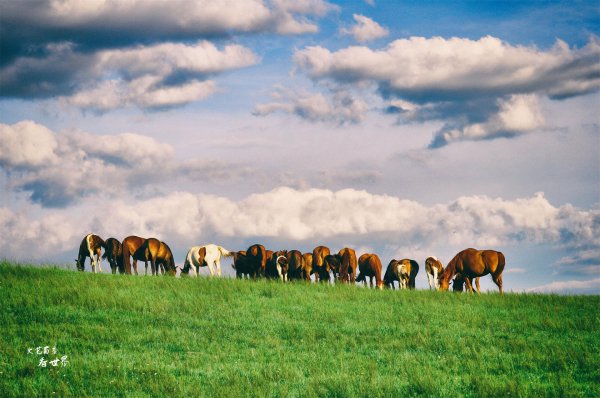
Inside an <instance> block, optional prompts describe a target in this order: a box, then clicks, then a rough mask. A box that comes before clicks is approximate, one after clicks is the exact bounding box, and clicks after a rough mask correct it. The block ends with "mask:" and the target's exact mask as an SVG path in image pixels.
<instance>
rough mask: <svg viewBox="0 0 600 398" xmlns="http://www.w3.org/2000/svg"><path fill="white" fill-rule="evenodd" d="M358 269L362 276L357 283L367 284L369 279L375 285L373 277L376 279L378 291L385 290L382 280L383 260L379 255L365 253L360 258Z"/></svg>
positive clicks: (359, 276) (359, 275)
mask: <svg viewBox="0 0 600 398" xmlns="http://www.w3.org/2000/svg"><path fill="white" fill-rule="evenodd" d="M358 269H359V271H360V274H358V277H357V278H356V282H365V285H366V284H367V279H366V278H367V277H369V281H370V282H371V287H375V285H373V277H375V283H376V285H377V288H378V289H383V280H382V279H381V260H380V259H379V257H378V256H377V254H372V253H365V254H363V255H361V256H360V257H359V258H358Z"/></svg>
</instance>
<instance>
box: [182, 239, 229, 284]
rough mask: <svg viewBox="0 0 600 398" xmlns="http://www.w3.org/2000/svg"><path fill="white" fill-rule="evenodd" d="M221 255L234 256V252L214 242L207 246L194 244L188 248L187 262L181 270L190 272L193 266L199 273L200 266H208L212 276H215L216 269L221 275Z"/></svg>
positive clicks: (196, 272)
mask: <svg viewBox="0 0 600 398" xmlns="http://www.w3.org/2000/svg"><path fill="white" fill-rule="evenodd" d="M221 256H223V257H232V256H233V253H232V252H230V251H229V250H227V249H224V248H223V247H221V246H217V245H214V244H212V243H211V244H208V245H206V246H193V247H191V248H190V250H188V252H187V255H186V256H185V262H184V264H183V267H182V268H180V270H181V272H182V273H184V274H189V272H190V268H191V269H192V270H194V271H195V274H196V275H198V273H199V272H200V267H206V266H208V270H209V271H210V276H215V269H216V272H217V275H218V276H221ZM192 266H193V267H192ZM194 268H195V269H194Z"/></svg>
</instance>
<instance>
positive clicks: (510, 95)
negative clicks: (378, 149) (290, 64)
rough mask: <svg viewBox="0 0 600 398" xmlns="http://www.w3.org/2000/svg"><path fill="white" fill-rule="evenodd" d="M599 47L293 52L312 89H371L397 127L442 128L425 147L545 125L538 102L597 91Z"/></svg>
mask: <svg viewBox="0 0 600 398" xmlns="http://www.w3.org/2000/svg"><path fill="white" fill-rule="evenodd" d="M599 56H600V43H599V42H598V39H597V38H595V37H592V38H591V39H590V41H589V42H588V44H587V45H585V46H584V47H583V48H573V49H571V48H569V46H568V45H567V44H566V43H564V42H562V41H560V40H559V41H557V42H556V44H555V45H554V47H552V48H550V49H548V50H540V49H538V48H536V47H527V46H514V45H511V44H508V43H506V42H503V41H501V40H500V39H497V38H495V37H490V36H487V37H483V38H481V39H479V40H471V39H463V38H450V39H445V38H441V37H433V38H423V37H411V38H408V39H399V40H395V41H393V42H391V43H390V44H389V45H388V46H387V47H385V48H383V49H381V50H373V49H371V48H369V47H366V46H352V47H348V48H343V49H341V50H338V51H330V50H328V49H326V48H324V47H321V46H311V47H306V48H304V49H301V50H298V51H297V52H296V54H295V56H294V61H295V64H296V66H297V67H298V68H299V69H301V70H303V71H304V72H305V73H306V74H307V75H308V76H309V77H311V78H312V79H313V80H314V81H315V82H318V83H322V82H324V81H325V82H330V83H331V82H333V84H336V85H338V87H340V88H347V87H357V86H359V85H360V86H363V87H364V86H365V85H370V86H372V87H373V88H375V90H376V92H377V93H378V95H379V96H380V98H381V99H382V100H383V101H387V102H388V104H389V106H388V107H387V108H386V111H388V112H391V113H395V114H398V115H399V117H400V118H401V120H403V121H426V120H443V121H445V126H444V127H443V128H442V129H441V130H440V131H439V132H438V133H437V134H436V136H435V138H434V141H433V142H432V144H431V146H432V147H437V146H442V145H445V144H448V143H450V142H453V141H459V140H467V139H468V140H471V139H490V138H496V137H500V136H511V135H515V134H518V133H521V132H526V131H531V130H535V129H538V128H540V127H542V126H543V125H544V122H543V116H542V115H541V112H540V109H539V105H538V100H537V98H539V97H540V96H545V97H549V98H551V99H561V98H567V97H572V96H578V95H583V94H587V93H590V92H594V91H597V90H598V88H599V87H600V78H599V77H598V76H600V65H599V64H598V62H597V59H598V57H599Z"/></svg>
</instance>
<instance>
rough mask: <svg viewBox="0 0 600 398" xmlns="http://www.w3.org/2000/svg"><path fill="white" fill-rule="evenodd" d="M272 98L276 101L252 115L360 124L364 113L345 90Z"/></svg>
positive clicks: (282, 94) (291, 93) (283, 94)
mask: <svg viewBox="0 0 600 398" xmlns="http://www.w3.org/2000/svg"><path fill="white" fill-rule="evenodd" d="M273 96H274V97H275V98H276V99H277V101H274V102H270V103H264V104H258V105H257V106H256V107H255V109H254V114H255V115H259V116H266V115H269V114H271V113H274V112H283V113H289V114H295V115H297V116H299V117H301V118H302V119H306V120H309V121H313V122H314V121H319V122H333V123H337V124H344V123H347V122H349V123H357V122H360V121H361V120H362V119H363V118H364V117H365V115H366V113H367V111H368V106H367V104H366V102H365V101H363V100H362V99H361V98H356V96H355V95H353V94H352V93H350V92H348V91H345V90H337V91H335V92H333V93H326V94H324V93H320V92H318V93H309V92H294V91H290V90H280V91H278V92H276V93H274V95H273Z"/></svg>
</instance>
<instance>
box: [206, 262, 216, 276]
mask: <svg viewBox="0 0 600 398" xmlns="http://www.w3.org/2000/svg"><path fill="white" fill-rule="evenodd" d="M206 265H208V270H209V271H210V276H215V270H214V268H213V265H212V264H211V263H207V264H206Z"/></svg>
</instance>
